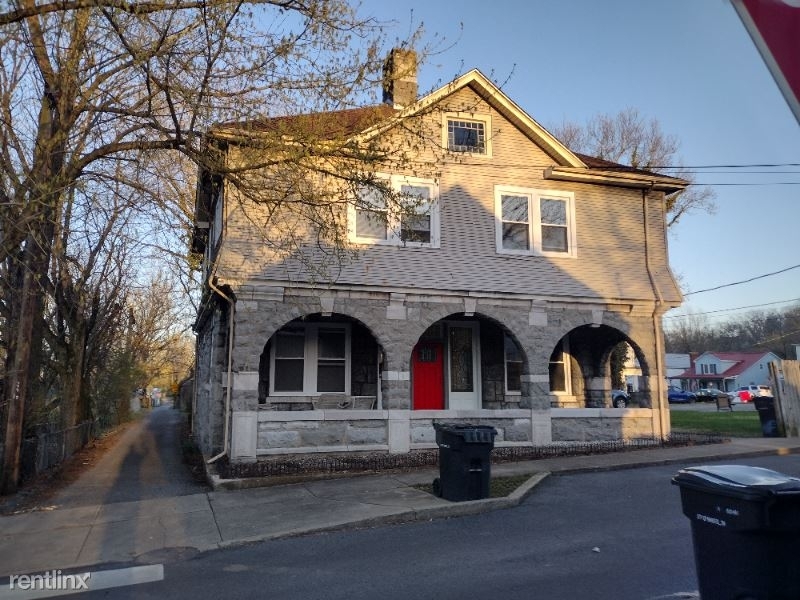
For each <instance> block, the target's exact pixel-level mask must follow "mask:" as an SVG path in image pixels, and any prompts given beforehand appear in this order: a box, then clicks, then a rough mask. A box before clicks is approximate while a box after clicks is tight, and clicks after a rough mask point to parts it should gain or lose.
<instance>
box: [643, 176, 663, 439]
mask: <svg viewBox="0 0 800 600" xmlns="http://www.w3.org/2000/svg"><path fill="white" fill-rule="evenodd" d="M650 189H652V185H651V186H650ZM648 191H649V190H648V189H643V190H642V216H643V218H644V262H645V267H646V268H647V276H648V277H649V278H650V285H651V286H652V288H653V293H654V294H655V296H656V305H655V308H654V309H653V334H654V335H655V338H656V371H657V372H658V374H659V376H658V377H657V378H656V393H657V394H658V403H659V410H658V418H659V428H660V430H661V431H660V432H661V439H662V440H663V439H665V438H666V434H665V432H666V430H667V418H666V411H665V410H664V406H663V405H662V404H663V402H664V380H663V377H661V375H662V374H663V368H664V364H663V360H664V359H663V347H662V344H661V335H660V334H661V323H660V322H659V313H660V312H661V308H662V306H663V305H664V297H663V296H662V295H661V290H659V289H658V284H656V279H655V277H654V276H653V268H652V266H651V265H650V236H649V229H650V228H649V224H648V217H649V215H648V210H647V192H648Z"/></svg>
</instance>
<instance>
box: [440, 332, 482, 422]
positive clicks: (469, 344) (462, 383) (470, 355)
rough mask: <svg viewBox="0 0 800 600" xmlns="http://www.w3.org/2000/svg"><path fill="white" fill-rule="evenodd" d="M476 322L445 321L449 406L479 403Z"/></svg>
mask: <svg viewBox="0 0 800 600" xmlns="http://www.w3.org/2000/svg"><path fill="white" fill-rule="evenodd" d="M479 332H480V330H479V324H478V323H461V322H450V323H448V324H447V400H448V402H447V404H448V406H447V407H448V408H449V409H450V410H475V409H479V408H480V407H481V394H480V353H479V343H478V336H479Z"/></svg>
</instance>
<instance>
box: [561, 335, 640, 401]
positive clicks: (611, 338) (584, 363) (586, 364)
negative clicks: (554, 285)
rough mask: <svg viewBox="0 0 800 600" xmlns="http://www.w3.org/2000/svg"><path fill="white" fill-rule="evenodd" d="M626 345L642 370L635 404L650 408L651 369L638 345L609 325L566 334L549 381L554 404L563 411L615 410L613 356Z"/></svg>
mask: <svg viewBox="0 0 800 600" xmlns="http://www.w3.org/2000/svg"><path fill="white" fill-rule="evenodd" d="M622 342H625V343H627V344H628V345H629V346H630V347H631V348H632V349H633V353H634V358H635V361H636V362H637V363H638V365H639V369H640V370H641V376H640V385H639V386H638V391H637V393H636V395H635V398H634V401H635V403H636V404H637V405H638V406H641V407H650V406H651V405H652V398H651V395H650V387H649V381H650V369H649V366H648V364H647V362H646V360H645V358H644V353H643V352H642V350H641V348H640V347H639V345H638V344H636V343H635V342H634V341H633V340H631V339H630V338H629V337H628V336H626V335H625V334H624V333H623V332H621V331H620V330H618V329H616V328H614V327H610V326H608V325H582V326H580V327H576V328H575V329H572V330H571V331H569V332H568V333H567V334H565V335H564V336H563V337H562V338H561V339H560V340H559V342H558V343H557V344H556V346H555V348H554V349H553V352H552V353H551V355H550V362H549V379H550V393H551V397H552V398H554V400H553V404H554V405H555V406H559V407H575V408H608V407H611V406H612V396H611V391H612V387H613V386H612V377H611V365H610V363H611V361H610V358H611V354H612V352H613V351H614V348H615V347H617V345H618V344H620V343H622Z"/></svg>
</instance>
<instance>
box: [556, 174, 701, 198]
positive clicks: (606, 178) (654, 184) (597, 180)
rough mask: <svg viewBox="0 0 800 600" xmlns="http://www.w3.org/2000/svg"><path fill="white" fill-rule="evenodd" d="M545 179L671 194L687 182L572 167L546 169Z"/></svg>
mask: <svg viewBox="0 0 800 600" xmlns="http://www.w3.org/2000/svg"><path fill="white" fill-rule="evenodd" d="M544 178H545V179H554V180H557V181H573V182H576V183H594V184H599V185H612V186H618V187H629V188H638V189H653V190H656V191H660V192H664V193H667V194H672V193H674V192H679V191H681V190H684V189H686V187H687V186H688V185H689V182H688V181H686V180H684V179H678V178H676V177H666V176H663V175H658V174H656V173H653V174H644V173H620V172H614V171H602V170H594V169H593V170H592V171H586V169H574V168H572V167H547V168H546V169H545V170H544Z"/></svg>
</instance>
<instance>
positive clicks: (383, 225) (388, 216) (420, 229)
mask: <svg viewBox="0 0 800 600" xmlns="http://www.w3.org/2000/svg"><path fill="white" fill-rule="evenodd" d="M386 184H387V185H388V191H387V192H382V191H381V190H380V189H378V188H367V187H364V188H362V189H361V190H360V191H359V197H358V200H357V201H356V202H355V203H353V204H351V206H350V208H349V211H348V213H349V214H348V230H349V233H348V237H349V239H350V241H351V242H354V243H356V244H379V245H391V246H410V247H415V246H416V247H430V248H438V247H439V203H438V195H439V186H438V184H437V183H436V181H434V180H430V179H420V178H418V177H408V176H405V175H393V176H391V177H388V176H387V177H386Z"/></svg>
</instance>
